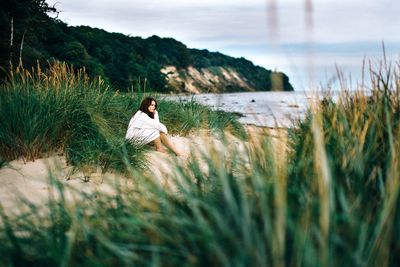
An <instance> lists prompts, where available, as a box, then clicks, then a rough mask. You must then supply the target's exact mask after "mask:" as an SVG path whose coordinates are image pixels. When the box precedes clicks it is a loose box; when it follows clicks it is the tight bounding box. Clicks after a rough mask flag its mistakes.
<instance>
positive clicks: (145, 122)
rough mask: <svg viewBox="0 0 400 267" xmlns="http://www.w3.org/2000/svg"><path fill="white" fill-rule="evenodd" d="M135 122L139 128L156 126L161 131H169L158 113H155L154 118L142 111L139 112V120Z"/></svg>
mask: <svg viewBox="0 0 400 267" xmlns="http://www.w3.org/2000/svg"><path fill="white" fill-rule="evenodd" d="M133 123H134V125H135V126H136V127H138V128H143V129H149V128H150V129H151V128H154V129H157V130H159V131H160V132H163V133H168V130H167V127H165V125H164V124H162V123H161V122H160V121H159V118H158V113H156V114H154V119H152V118H150V117H149V116H148V115H147V114H146V113H144V112H141V113H140V114H138V118H137V120H136V121H135V122H133Z"/></svg>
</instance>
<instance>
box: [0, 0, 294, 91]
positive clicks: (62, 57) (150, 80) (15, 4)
mask: <svg viewBox="0 0 400 267" xmlns="http://www.w3.org/2000/svg"><path fill="white" fill-rule="evenodd" d="M1 5H2V7H1V10H0V29H1V31H0V34H1V35H0V43H1V44H0V49H1V51H0V61H1V62H0V64H1V68H2V73H1V75H2V78H4V77H6V73H7V71H8V70H9V69H10V68H15V67H16V66H24V67H25V68H29V67H31V66H36V65H37V64H40V65H41V67H42V68H46V67H47V66H48V65H49V64H50V63H51V62H53V61H55V60H58V61H65V62H67V63H69V64H72V65H73V66H74V67H75V68H81V67H85V69H86V71H87V72H88V74H89V75H90V76H91V77H95V76H98V75H101V76H102V77H103V79H105V80H106V82H108V83H110V84H111V85H112V86H113V87H114V88H117V89H119V90H122V91H123V90H127V89H128V88H132V87H136V86H139V87H141V86H143V84H144V83H146V85H147V86H148V87H150V88H151V89H152V90H156V91H160V92H167V91H171V88H170V87H168V84H167V80H166V74H165V73H162V72H160V70H161V69H162V68H163V67H165V66H175V67H176V68H177V69H178V70H180V69H186V68H188V67H189V66H192V67H194V68H197V69H202V68H210V67H224V68H230V69H234V70H235V72H237V73H238V74H239V75H241V77H243V79H244V80H246V81H247V82H248V83H249V84H250V86H251V88H254V89H255V90H260V91H268V90H293V88H292V86H291V85H290V83H289V79H288V77H287V76H286V75H285V74H283V73H278V72H272V71H270V70H267V69H265V68H262V67H259V66H255V65H254V64H253V63H252V62H251V61H249V60H246V59H245V58H233V57H230V56H226V55H223V54H221V53H218V52H209V51H208V50H205V49H204V50H198V49H189V48H187V47H186V45H184V44H183V43H181V42H179V41H176V40H174V39H172V38H160V37H158V36H155V35H154V36H151V37H149V38H146V39H143V38H141V37H131V36H127V35H124V34H120V33H110V32H107V31H104V30H101V29H97V28H91V27H88V26H79V27H71V26H68V25H67V24H66V23H64V22H62V21H60V20H59V19H57V15H58V13H57V12H58V11H57V10H56V9H55V8H54V7H51V6H49V5H48V4H47V3H46V2H45V1H44V0H18V1H16V0H2V4H1ZM277 74H279V77H280V79H281V86H280V88H273V87H274V85H273V84H274V83H273V81H272V80H273V77H274V76H275V77H277ZM234 89H235V90H237V91H240V89H241V88H240V87H235V88H234Z"/></svg>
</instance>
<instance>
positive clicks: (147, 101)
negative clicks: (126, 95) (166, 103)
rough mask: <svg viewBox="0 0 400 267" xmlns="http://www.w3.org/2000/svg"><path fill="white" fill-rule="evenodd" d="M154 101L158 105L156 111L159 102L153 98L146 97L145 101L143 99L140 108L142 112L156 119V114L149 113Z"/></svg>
mask: <svg viewBox="0 0 400 267" xmlns="http://www.w3.org/2000/svg"><path fill="white" fill-rule="evenodd" d="M153 101H154V102H155V103H156V109H157V100H155V99H154V98H153V97H146V98H145V99H143V101H142V103H141V104H140V107H139V110H140V111H142V112H144V113H146V114H147V115H148V116H149V117H150V118H152V119H154V113H153V112H150V111H149V106H150V105H151V102H153Z"/></svg>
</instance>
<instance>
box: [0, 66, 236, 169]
mask: <svg viewBox="0 0 400 267" xmlns="http://www.w3.org/2000/svg"><path fill="white" fill-rule="evenodd" d="M139 90H140V88H138V92H135V93H134V92H131V93H119V92H118V91H114V90H112V89H111V88H110V87H109V86H108V85H107V84H106V83H105V82H104V81H103V80H102V79H100V78H98V79H94V80H91V79H89V78H88V76H87V75H86V73H85V70H84V69H79V70H74V69H73V68H72V67H71V66H68V65H66V64H64V63H56V64H53V65H51V66H50V67H49V69H48V70H46V71H44V72H43V71H42V70H41V69H40V68H39V67H37V68H36V69H32V70H26V69H23V68H17V69H16V70H15V71H13V72H11V74H10V78H9V81H8V82H7V83H5V84H3V85H2V86H1V87H0V91H1V94H0V121H1V124H0V158H1V159H2V161H11V160H14V159H17V158H20V157H22V158H23V159H24V160H34V159H36V158H39V157H43V156H48V155H51V154H52V153H61V154H65V155H66V157H67V159H68V161H69V162H70V163H71V164H72V165H74V166H77V167H79V166H83V165H88V164H89V165H100V166H102V167H103V168H105V169H109V168H111V169H115V170H120V171H121V170H123V169H124V163H123V162H122V161H121V158H123V157H124V158H127V159H128V162H130V164H131V165H133V166H135V167H138V168H141V167H143V166H145V160H144V157H143V151H144V148H143V147H139V146H135V145H133V144H131V143H127V142H125V140H124V136H125V131H126V128H127V125H128V122H129V120H130V118H131V116H132V115H133V113H134V112H135V111H136V110H137V109H138V107H139V105H140V102H141V100H142V99H143V98H144V97H145V96H146V95H145V94H144V93H141V92H140V91H139ZM159 106H160V113H161V120H162V121H163V122H164V123H165V124H166V125H167V127H168V128H169V130H170V132H171V133H173V134H187V133H189V132H191V131H194V130H195V129H198V128H201V127H203V128H207V129H209V128H210V129H211V128H213V129H221V130H224V129H225V128H227V127H231V125H233V126H234V127H233V128H232V127H231V128H232V129H233V130H232V131H233V132H234V133H237V134H238V135H243V133H244V131H243V127H242V126H241V125H240V124H239V123H238V122H237V121H236V118H235V117H234V115H231V114H229V113H221V114H218V116H215V115H214V114H216V113H217V112H216V111H211V110H210V109H209V108H207V107H205V106H202V105H199V104H197V103H194V101H189V102H186V103H182V102H181V103H178V102H173V101H167V100H164V99H163V98H162V97H161V96H160V103H159ZM215 117H218V118H221V119H219V121H218V120H216V119H215ZM209 118H213V119H209ZM215 121H217V123H215Z"/></svg>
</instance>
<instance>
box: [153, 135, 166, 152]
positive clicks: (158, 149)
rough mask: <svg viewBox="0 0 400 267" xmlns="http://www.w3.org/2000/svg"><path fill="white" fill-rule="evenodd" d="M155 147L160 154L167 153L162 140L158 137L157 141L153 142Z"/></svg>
mask: <svg viewBox="0 0 400 267" xmlns="http://www.w3.org/2000/svg"><path fill="white" fill-rule="evenodd" d="M153 143H154V145H155V146H156V150H157V151H158V152H162V153H167V151H165V149H164V148H163V146H162V144H161V139H160V137H158V138H157V139H156V140H154V141H153Z"/></svg>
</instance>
